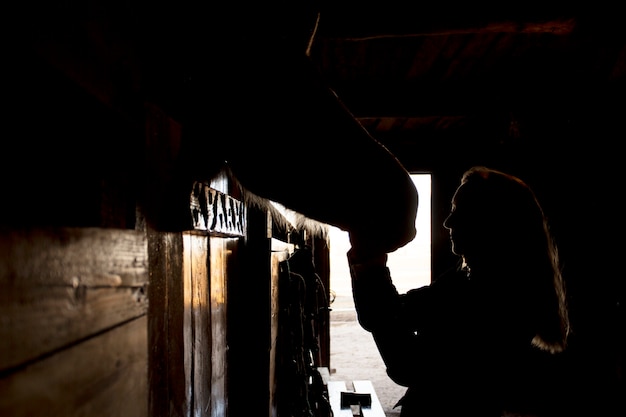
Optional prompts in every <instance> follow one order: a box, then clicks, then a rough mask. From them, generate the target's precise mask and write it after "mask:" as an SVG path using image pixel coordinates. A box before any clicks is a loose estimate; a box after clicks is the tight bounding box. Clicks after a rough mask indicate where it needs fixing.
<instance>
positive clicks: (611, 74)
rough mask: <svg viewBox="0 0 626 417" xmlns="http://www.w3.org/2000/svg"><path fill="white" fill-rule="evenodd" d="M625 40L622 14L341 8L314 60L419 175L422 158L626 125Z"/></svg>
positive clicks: (320, 37)
mask: <svg viewBox="0 0 626 417" xmlns="http://www.w3.org/2000/svg"><path fill="white" fill-rule="evenodd" d="M368 4H369V3H368ZM625 34H626V22H625V21H624V19H623V15H622V14H621V13H620V12H618V10H617V8H616V7H615V6H613V7H607V6H606V5H605V4H602V3H595V2H587V4H585V5H575V4H574V2H572V3H564V2H563V4H555V3H550V2H533V1H528V2H500V4H493V2H482V3H480V2H478V3H477V2H460V1H452V2H437V3H434V2H430V3H423V2H401V1H394V0H391V1H386V2H384V3H383V2H377V3H376V4H372V5H371V6H367V5H363V4H361V3H357V2H352V1H343V2H333V3H332V4H328V5H326V6H325V8H323V9H322V11H321V13H320V18H319V24H318V28H317V32H316V36H315V40H314V43H313V45H312V48H311V53H310V55H311V57H312V59H313V60H314V62H315V63H316V64H317V65H318V67H319V69H320V70H321V72H322V74H323V76H324V77H325V80H326V81H327V82H328V84H329V85H330V86H331V88H332V89H333V90H334V91H335V92H336V93H337V95H338V97H339V98H340V99H341V100H342V101H343V102H344V104H345V105H346V106H347V107H348V108H349V109H350V111H351V112H352V113H353V114H354V115H355V116H356V117H357V118H358V120H359V121H360V122H361V124H362V125H363V126H364V127H366V128H367V129H368V130H369V131H370V133H372V135H373V136H374V137H376V138H377V139H378V140H379V141H381V142H382V143H384V144H385V145H387V147H389V148H390V149H391V150H393V151H394V152H395V153H397V154H398V155H400V157H401V159H402V160H403V161H404V162H405V164H407V165H409V166H410V165H413V164H415V166H417V167H419V166H422V165H423V161H420V160H418V159H415V157H416V155H419V154H423V151H424V150H425V149H432V150H434V151H437V152H446V151H448V150H449V147H461V148H463V147H464V146H470V142H471V143H472V144H476V143H480V142H485V143H501V142H504V141H515V140H522V139H524V138H526V139H529V138H531V137H535V136H550V137H551V138H552V139H553V140H555V141H557V142H560V141H567V139H566V138H560V139H558V138H555V135H562V134H565V130H567V128H566V127H565V126H569V125H571V124H572V123H575V122H576V121H580V120H581V119H582V120H588V123H590V124H595V123H605V121H606V120H610V119H612V118H615V117H620V115H623V114H624V113H623V109H624V93H625V92H626V91H625V89H624V84H625V83H624V81H625V74H626V36H625ZM618 109H619V110H618ZM576 128H577V127H576V126H574V127H571V126H570V127H569V129H576Z"/></svg>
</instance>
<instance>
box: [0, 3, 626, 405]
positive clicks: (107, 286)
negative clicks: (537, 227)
mask: <svg viewBox="0 0 626 417" xmlns="http://www.w3.org/2000/svg"><path fill="white" fill-rule="evenodd" d="M261 3H262V4H261ZM5 13H6V14H5V18H6V25H5V35H4V36H3V50H2V55H3V62H4V63H5V64H4V72H3V73H4V76H3V80H4V84H3V91H4V94H3V97H4V98H5V105H4V106H3V111H2V114H3V120H4V126H5V130H4V132H5V133H4V137H5V139H4V141H3V149H4V151H3V154H4V155H5V156H4V160H5V163H3V164H2V168H1V169H2V171H1V172H2V175H1V178H2V179H1V183H2V188H3V204H2V205H1V209H0V230H1V232H2V236H1V240H0V246H1V248H2V250H1V251H0V284H1V285H2V291H1V294H2V295H1V296H0V310H1V311H2V321H1V324H0V353H1V354H0V414H1V415H7V416H9V415H10V416H14V417H17V416H33V415H49V416H99V417H106V416H133V417H142V416H153V417H158V416H164V417H172V416H192V415H193V416H198V415H203V416H204V415H208V416H219V417H222V416H231V417H232V416H247V415H261V416H263V415H267V416H276V415H277V416H281V415H287V414H286V413H287V411H284V409H283V407H285V402H287V401H288V400H286V398H287V397H286V396H287V394H286V391H285V389H286V386H288V385H289V383H290V382H292V381H291V380H290V378H292V377H294V375H292V374H289V372H290V371H289V369H288V367H287V366H286V365H285V363H284V362H285V361H284V358H285V356H284V351H283V350H282V349H285V348H286V345H287V344H288V341H286V339H285V332H287V330H285V328H284V327H283V326H284V323H283V322H281V321H280V320H279V316H280V314H281V313H282V312H283V310H284V307H285V306H286V305H289V303H290V302H292V301H293V300H289V299H286V300H285V299H284V298H282V296H281V293H280V292H279V287H280V286H281V273H282V271H283V268H284V267H285V262H287V261H288V260H289V259H291V260H292V262H293V261H294V260H296V258H295V257H294V258H292V256H293V254H294V253H297V254H298V256H299V257H300V258H302V257H303V256H304V257H305V259H306V260H307V261H308V263H307V262H304V264H305V265H298V266H300V267H303V268H304V269H305V271H306V272H309V273H310V272H311V270H310V266H311V265H310V264H312V265H314V267H315V273H316V275H317V276H318V277H319V279H320V282H321V284H322V285H321V287H322V288H326V289H327V284H328V280H329V268H328V262H329V259H328V240H327V235H326V229H325V225H333V226H338V227H340V228H343V229H345V230H352V229H358V230H360V231H364V230H365V231H367V232H368V233H370V234H371V236H372V239H373V240H377V241H379V242H381V245H383V246H385V247H386V248H387V249H388V250H390V251H393V250H395V249H397V248H398V247H399V246H402V245H404V244H405V243H406V242H407V241H409V240H410V239H411V238H412V236H411V230H410V228H411V226H410V224H411V220H412V216H413V215H414V211H413V210H414V209H415V207H413V206H412V204H413V202H414V201H415V196H414V195H412V194H411V191H410V190H408V189H407V178H406V175H405V174H406V173H407V172H409V173H429V174H431V178H432V195H431V197H430V201H428V200H423V199H420V200H419V205H418V207H417V209H418V210H421V209H428V210H431V214H432V237H431V238H432V241H431V244H432V245H431V247H432V275H433V277H436V276H437V275H438V274H439V273H441V272H443V271H444V270H445V269H447V268H448V267H449V266H450V264H451V262H454V261H455V258H454V257H453V256H452V255H451V254H450V250H449V238H448V234H447V231H446V230H445V229H444V228H443V227H442V223H443V220H444V219H445V217H446V216H447V213H448V211H449V209H450V199H451V197H452V194H453V193H454V190H455V188H456V186H457V184H458V181H459V178H460V175H461V174H462V172H463V171H465V170H466V169H467V168H469V167H470V166H473V165H487V166H491V167H494V168H497V169H501V170H503V171H506V172H510V173H512V174H515V175H518V176H519V177H521V178H523V179H524V180H526V181H527V182H528V183H529V185H530V186H531V187H532V188H533V189H534V190H535V192H536V193H537V195H538V198H539V200H540V201H542V203H543V206H544V209H545V211H546V214H547V216H548V218H549V220H550V223H551V227H552V232H553V234H554V236H555V239H556V242H557V244H558V246H559V251H560V257H561V261H562V264H563V274H564V277H565V280H566V285H567V289H568V303H569V306H570V311H571V319H572V327H573V333H572V335H571V340H570V344H569V347H568V351H567V354H566V355H565V356H564V358H563V372H564V375H565V377H564V378H563V380H559V381H560V382H563V381H567V383H566V384H564V385H563V386H562V387H560V388H559V389H558V390H557V392H558V395H559V398H560V400H561V401H559V403H563V404H565V405H564V406H563V409H559V413H562V414H559V415H563V416H568V415H572V414H573V413H574V412H576V414H578V412H583V411H584V412H586V414H587V415H602V416H613V415H615V416H617V415H623V413H624V412H625V411H626V407H625V404H624V398H623V397H624V396H623V392H624V391H626V390H625V389H624V388H626V387H625V381H624V351H626V349H625V348H626V346H625V342H626V338H625V336H626V318H625V313H624V302H625V300H624V294H625V289H624V274H623V267H622V266H621V264H620V263H619V262H620V259H621V256H623V255H622V252H623V243H622V242H621V240H622V239H621V235H622V234H623V233H624V225H623V223H624V222H623V221H622V220H621V218H620V217H619V216H620V214H619V213H620V211H619V210H620V209H619V207H620V203H619V192H620V191H619V190H620V189H621V187H622V184H623V173H622V168H623V163H622V159H623V152H622V146H621V145H622V144H621V141H622V140H623V138H624V137H626V135H625V133H626V128H625V120H626V117H625V116H626V101H625V100H624V97H625V93H626V88H625V87H626V85H625V81H626V24H625V22H624V18H623V14H622V13H620V10H619V7H618V5H617V4H614V3H611V4H608V3H604V2H593V3H584V4H575V3H570V2H567V3H566V2H538V1H526V2H508V3H501V4H493V2H486V1H485V2H483V1H478V2H461V1H456V0H451V1H448V2H417V1H416V2H401V1H398V0H387V1H385V2H380V1H378V2H370V3H367V4H363V3H362V2H356V1H352V0H341V1H333V2H329V1H325V0H322V1H316V2H314V1H311V2H306V4H301V3H297V2H286V1H280V0H275V1H270V2H244V3H238V2H237V3H233V4H231V3H229V4H211V5H210V6H209V5H202V4H199V3H194V2H190V1H177V2H174V1H158V2H143V1H138V0H133V1H102V0H88V1H83V2H71V1H48V2H43V1H34V2H29V3H27V4H15V5H11V6H7V7H6V9H5ZM272 202H274V203H279V204H280V205H283V206H284V207H286V208H287V209H288V211H292V212H293V213H295V214H296V215H295V216H294V217H293V218H289V217H288V216H286V215H285V212H284V211H281V210H277V209H276V206H275V205H273V204H272ZM294 251H295V252H294ZM300 260H301V259H300ZM284 293H285V291H283V296H284ZM315 322H316V326H319V327H317V328H316V329H315V330H316V334H317V336H318V338H317V340H316V343H317V344H316V348H317V350H316V351H315V354H316V358H315V365H317V366H326V367H328V366H330V365H331V364H330V363H329V360H330V355H329V340H328V311H327V310H324V309H320V310H319V311H318V316H316V321H315ZM281 343H282V344H281ZM290 398H291V397H290ZM584 412H583V414H585V413H584Z"/></svg>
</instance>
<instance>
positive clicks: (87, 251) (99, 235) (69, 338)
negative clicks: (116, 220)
mask: <svg viewBox="0 0 626 417" xmlns="http://www.w3.org/2000/svg"><path fill="white" fill-rule="evenodd" d="M147 263H148V262H147V244H146V239H145V237H144V234H143V233H140V232H137V231H134V230H118V229H98V228H79V229H72V228H63V229H54V230H32V231H8V232H7V231H4V232H2V233H1V235H0V285H1V287H2V291H1V292H0V317H2V321H0V370H3V371H4V372H5V373H6V372H10V370H11V369H12V368H15V367H17V366H20V365H25V364H26V363H28V362H29V361H32V360H35V359H36V358H38V357H41V356H43V355H47V354H51V353H53V352H55V351H56V350H59V349H63V348H65V347H67V346H70V345H72V344H74V343H76V342H78V341H80V340H83V339H85V338H88V337H90V336H92V335H94V334H97V333H98V332H102V331H104V330H106V329H109V328H112V327H114V326H117V325H119V324H120V323H123V322H125V321H128V320H132V319H134V318H137V317H139V316H142V315H145V314H146V313H147V307H148V298H147V294H146V286H147V282H148V269H147Z"/></svg>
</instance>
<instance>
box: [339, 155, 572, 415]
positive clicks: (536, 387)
mask: <svg viewBox="0 0 626 417" xmlns="http://www.w3.org/2000/svg"><path fill="white" fill-rule="evenodd" d="M444 227H445V228H446V229H448V230H449V232H450V239H451V244H452V252H453V253H454V254H456V255H458V256H459V265H458V267H456V268H453V269H452V270H451V271H450V272H449V273H446V274H444V275H442V276H441V277H439V278H438V279H436V280H435V281H434V282H432V283H431V284H430V285H428V286H424V287H421V288H417V289H414V290H410V291H408V292H407V293H406V294H399V293H398V292H397V290H396V288H395V286H394V285H393V282H392V280H391V276H390V272H389V269H388V268H387V266H386V261H387V255H386V253H380V252H379V251H377V250H376V245H375V244H374V243H372V242H368V240H367V238H366V237H365V236H366V235H365V234H364V233H358V232H356V233H355V232H354V231H353V232H351V233H350V240H351V244H352V247H351V249H350V250H349V251H348V254H347V255H348V262H349V264H350V271H351V276H352V287H353V296H354V301H355V306H356V309H357V313H358V319H359V323H360V324H361V326H362V327H363V328H364V329H366V330H368V331H369V332H371V333H372V335H373V337H374V340H375V342H376V344H377V347H378V349H379V352H380V354H381V357H382V359H383V361H384V362H385V365H386V367H387V373H388V375H389V377H390V378H391V379H392V380H393V381H394V382H396V383H397V384H400V385H403V386H406V387H408V389H407V392H406V394H405V396H404V397H403V398H402V399H401V400H400V402H399V405H401V416H402V417H409V416H429V417H430V416H455V417H456V416H464V417H466V416H498V417H499V416H505V415H529V414H530V415H533V416H536V415H540V414H541V413H542V412H545V413H550V415H554V413H555V405H554V403H553V402H551V401H552V400H551V398H550V395H549V392H548V391H546V390H545V388H546V385H547V384H545V385H544V382H543V381H544V380H543V379H542V378H544V377H547V376H546V375H545V374H542V370H543V369H544V368H545V364H546V363H547V362H546V360H547V359H546V358H549V357H553V356H554V355H553V354H558V353H560V352H562V351H563V350H564V349H565V347H566V341H567V336H568V332H569V320H568V312H567V308H566V302H565V289H564V283H563V279H562V276H561V272H560V266H559V260H558V253H557V248H556V246H555V244H554V242H553V239H552V236H551V234H550V231H549V228H548V223H547V220H546V217H545V215H544V212H543V210H542V208H541V206H540V204H539V202H538V201H537V198H536V196H535V194H534V193H533V191H532V190H531V189H530V188H529V187H528V186H527V185H526V184H525V183H524V182H522V181H521V180H520V179H519V178H517V177H514V176H512V175H508V174H506V173H503V172H500V171H497V170H493V169H489V168H486V167H473V168H471V169H469V170H468V171H466V172H465V173H464V174H463V176H462V179H461V183H460V185H459V187H458V188H457V190H456V192H455V194H454V196H453V199H452V208H451V211H450V214H449V216H448V217H447V219H446V220H445V222H444Z"/></svg>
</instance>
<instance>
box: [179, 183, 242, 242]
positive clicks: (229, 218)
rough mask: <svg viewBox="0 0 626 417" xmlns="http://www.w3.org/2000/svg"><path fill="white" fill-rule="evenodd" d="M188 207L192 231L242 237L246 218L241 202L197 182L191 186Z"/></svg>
mask: <svg viewBox="0 0 626 417" xmlns="http://www.w3.org/2000/svg"><path fill="white" fill-rule="evenodd" d="M190 205H191V207H190V208H191V216H192V221H193V228H194V230H204V231H208V232H213V233H216V234H219V235H226V236H244V234H245V231H246V216H245V206H244V204H243V203H242V202H241V201H238V200H236V199H234V198H233V197H231V196H229V195H228V194H224V193H222V192H220V191H218V190H215V189H213V188H211V187H209V186H208V185H207V184H205V183H202V182H198V181H197V182H195V183H194V184H193V188H192V192H191V201H190Z"/></svg>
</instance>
